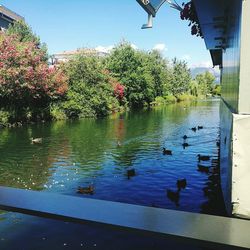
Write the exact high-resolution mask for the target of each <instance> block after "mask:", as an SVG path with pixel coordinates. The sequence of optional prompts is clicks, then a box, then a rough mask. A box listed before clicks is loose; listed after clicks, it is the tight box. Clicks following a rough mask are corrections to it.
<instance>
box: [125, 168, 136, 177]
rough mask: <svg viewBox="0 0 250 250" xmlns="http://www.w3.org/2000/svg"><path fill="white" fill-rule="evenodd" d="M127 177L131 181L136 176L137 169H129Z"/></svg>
mask: <svg viewBox="0 0 250 250" xmlns="http://www.w3.org/2000/svg"><path fill="white" fill-rule="evenodd" d="M127 176H128V179H129V178H130V177H133V176H135V169H134V168H132V169H128V170H127Z"/></svg>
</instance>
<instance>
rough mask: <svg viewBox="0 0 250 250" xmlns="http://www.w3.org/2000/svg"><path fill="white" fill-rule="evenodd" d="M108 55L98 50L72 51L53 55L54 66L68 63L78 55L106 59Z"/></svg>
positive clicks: (83, 49)
mask: <svg viewBox="0 0 250 250" xmlns="http://www.w3.org/2000/svg"><path fill="white" fill-rule="evenodd" d="M107 54H108V53H107V52H104V51H99V50H96V49H88V48H82V49H77V50H72V51H63V52H59V53H56V54H54V55H53V57H52V64H60V63H64V62H68V61H69V60H70V59H72V58H74V56H76V55H85V56H99V57H104V56H106V55H107Z"/></svg>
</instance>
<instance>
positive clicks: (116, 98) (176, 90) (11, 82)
mask: <svg viewBox="0 0 250 250" xmlns="http://www.w3.org/2000/svg"><path fill="white" fill-rule="evenodd" d="M214 80H215V79H214V77H213V75H211V74H210V73H209V72H206V73H205V74H201V75H197V76H196V78H195V79H193V80H192V77H191V74H190V70H189V69H188V67H187V64H186V62H185V61H180V60H177V59H173V60H172V61H168V60H166V59H164V57H163V56H162V55H161V54H160V53H159V52H158V51H156V50H153V51H149V52H148V51H140V50H136V49H134V48H132V46H131V45H130V44H129V43H127V42H122V43H120V44H118V45H117V46H116V47H115V48H114V49H113V50H112V51H111V53H110V54H109V55H108V56H106V57H98V56H86V55H85V54H78V55H77V56H75V57H73V58H71V60H69V61H68V62H66V63H63V64H60V65H59V66H57V67H55V66H54V67H49V66H48V55H47V49H46V46H45V45H43V44H41V42H40V39H39V37H37V36H36V35H34V33H33V32H32V30H31V29H30V27H28V26H27V25H26V24H25V23H23V22H20V23H16V24H15V25H13V26H11V27H10V28H9V29H8V30H7V32H6V33H0V102H1V108H0V125H1V123H2V124H6V123H13V122H17V121H30V120H37V119H48V118H54V119H67V118H76V117H77V118H81V117H99V116H106V115H108V114H110V113H113V112H118V111H120V110H122V109H124V108H128V107H130V108H138V107H142V106H148V107H149V106H150V105H158V104H165V103H171V102H175V101H178V100H179V101H181V100H187V99H190V98H191V96H195V97H197V96H205V95H207V94H209V93H212V94H219V91H220V89H219V87H215V85H214ZM192 98H193V97H192Z"/></svg>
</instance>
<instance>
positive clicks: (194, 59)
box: [0, 0, 211, 65]
mask: <svg viewBox="0 0 250 250" xmlns="http://www.w3.org/2000/svg"><path fill="white" fill-rule="evenodd" d="M182 1H183V0H179V1H178V2H179V3H180V4H181V3H182ZM0 4H2V5H4V6H6V7H8V8H9V9H11V10H13V11H15V12H17V13H18V14H20V15H22V16H24V17H25V20H26V22H27V23H28V24H29V25H30V26H31V27H32V29H33V31H35V33H36V34H37V35H39V36H40V38H41V40H42V41H43V42H45V43H47V45H48V49H49V53H50V54H53V53H56V52H60V51H64V50H74V49H76V48H80V47H92V48H95V47H97V46H103V47H108V46H112V45H115V44H117V43H119V42H120V41H121V40H122V39H125V40H127V41H129V42H131V43H132V44H134V45H136V46H137V47H138V48H139V49H145V50H150V49H152V48H154V47H155V46H157V47H158V48H159V49H162V53H163V54H164V55H165V56H166V57H168V58H173V57H175V56H176V57H178V58H179V59H186V60H187V61H188V62H189V65H193V64H198V65H203V64H204V65H206V64H208V62H210V61H211V60H210V57H209V52H208V51H207V50H206V47H205V43H204V41H203V40H202V39H201V38H199V37H194V36H191V34H190V28H189V27H188V23H187V22H186V21H182V20H181V19H180V17H179V13H178V11H176V10H174V9H171V8H170V7H169V6H168V5H167V4H165V5H164V6H162V8H161V9H160V11H159V12H158V15H157V16H156V18H155V19H154V27H153V29H148V30H141V29H140V28H141V25H142V24H143V23H145V22H146V20H147V15H146V13H145V12H144V10H143V9H142V8H141V7H140V6H139V5H138V3H137V2H136V0H106V1H105V0H11V1H10V0H2V1H1V0H0Z"/></svg>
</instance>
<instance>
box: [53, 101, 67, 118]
mask: <svg viewBox="0 0 250 250" xmlns="http://www.w3.org/2000/svg"><path fill="white" fill-rule="evenodd" d="M50 115H51V118H52V119H53V120H55V121H61V120H66V119H67V116H66V114H65V112H64V110H63V108H62V107H61V105H51V107H50Z"/></svg>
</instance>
